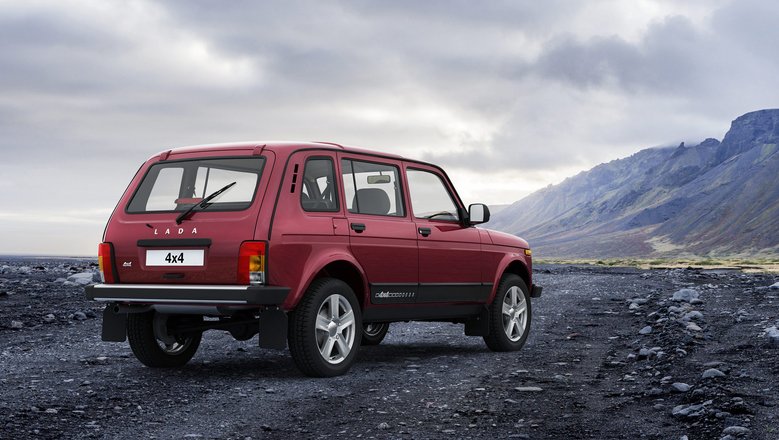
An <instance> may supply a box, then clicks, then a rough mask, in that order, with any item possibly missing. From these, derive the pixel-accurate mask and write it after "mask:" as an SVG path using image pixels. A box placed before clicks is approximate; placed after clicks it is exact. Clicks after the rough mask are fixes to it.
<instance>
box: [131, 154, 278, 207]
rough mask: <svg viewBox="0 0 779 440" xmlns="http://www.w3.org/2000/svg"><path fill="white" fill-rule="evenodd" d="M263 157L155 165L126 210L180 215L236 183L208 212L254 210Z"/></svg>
mask: <svg viewBox="0 0 779 440" xmlns="http://www.w3.org/2000/svg"><path fill="white" fill-rule="evenodd" d="M264 165H265V159H264V158H262V157H248V158H228V159H198V160H182V161H175V162H162V163H157V164H154V165H152V166H151V167H150V168H149V171H148V172H147V173H146V176H144V178H143V180H142V181H141V184H140V185H139V186H138V189H137V191H136V192H135V194H134V195H133V198H132V199H131V200H130V203H129V205H128V206H127V212H129V213H145V212H179V211H186V210H189V209H190V208H192V207H193V205H196V204H198V203H201V202H202V201H203V199H204V198H205V197H206V196H208V195H209V194H212V193H214V192H215V191H217V190H219V189H220V188H223V187H225V186H227V185H229V184H231V183H233V182H235V184H234V185H233V186H232V187H231V188H230V190H229V191H224V192H222V193H221V194H219V195H218V196H216V197H214V198H213V199H212V200H210V201H209V202H208V204H209V208H208V210H209V211H238V210H243V209H246V208H248V207H249V206H251V204H252V202H253V201H254V195H255V194H256V192H257V185H258V183H259V181H260V176H262V169H263V166H264Z"/></svg>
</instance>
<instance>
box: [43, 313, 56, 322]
mask: <svg viewBox="0 0 779 440" xmlns="http://www.w3.org/2000/svg"><path fill="white" fill-rule="evenodd" d="M56 319H57V318H56V317H55V316H54V315H53V314H51V313H49V314H48V315H46V316H44V317H43V322H48V323H51V322H54V320H56Z"/></svg>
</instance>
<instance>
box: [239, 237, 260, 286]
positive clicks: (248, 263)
mask: <svg viewBox="0 0 779 440" xmlns="http://www.w3.org/2000/svg"><path fill="white" fill-rule="evenodd" d="M265 255H266V245H265V242H264V241H245V242H243V243H241V250H240V251H239V252H238V282H239V283H240V284H265Z"/></svg>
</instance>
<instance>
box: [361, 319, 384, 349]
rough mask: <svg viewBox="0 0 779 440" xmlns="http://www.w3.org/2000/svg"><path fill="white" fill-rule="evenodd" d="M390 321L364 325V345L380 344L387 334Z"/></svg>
mask: <svg viewBox="0 0 779 440" xmlns="http://www.w3.org/2000/svg"><path fill="white" fill-rule="evenodd" d="M388 330H389V322H372V323H370V324H363V326H362V345H379V344H381V341H383V340H384V337H385V336H387V331H388Z"/></svg>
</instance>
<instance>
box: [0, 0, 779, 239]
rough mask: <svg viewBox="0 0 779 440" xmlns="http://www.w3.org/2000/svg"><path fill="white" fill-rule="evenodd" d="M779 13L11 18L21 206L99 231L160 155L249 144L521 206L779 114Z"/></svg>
mask: <svg viewBox="0 0 779 440" xmlns="http://www.w3.org/2000/svg"><path fill="white" fill-rule="evenodd" d="M777 18H779V10H777V6H776V5H773V4H771V3H770V2H759V1H749V2H742V1H716V2H712V1H705V2H704V1H692V2H684V3H679V2H672V1H665V0H637V1H634V2H620V1H606V0H603V1H593V2H576V3H572V2H567V1H562V0H555V1H552V2H515V1H498V2H489V3H485V4H479V5H474V4H473V3H472V2H467V1H464V0H459V1H431V2H412V1H410V0H409V1H405V0H404V1H398V2H367V1H356V2H315V1H301V2H252V1H232V2H225V3H221V4H219V5H218V7H215V6H214V3H212V2H206V1H174V2H151V1H145V0H136V1H132V2H119V1H84V2H79V3H67V4H65V3H61V2H46V1H43V2H15V3H14V2H6V3H2V4H0V71H2V72H3V75H2V76H0V139H1V140H0V151H1V152H2V153H3V161H2V162H0V188H1V189H2V190H3V191H4V196H3V197H4V198H5V199H6V200H5V202H4V206H5V207H6V208H4V209H7V210H8V212H20V213H35V212H38V211H37V210H38V209H39V208H40V207H41V206H43V205H45V206H47V207H49V208H50V209H52V210H54V211H60V210H67V209H68V207H69V206H71V205H70V204H72V203H73V202H74V200H76V201H77V202H78V203H79V205H78V206H80V207H82V208H83V209H85V210H95V211H89V212H92V214H89V215H91V216H92V217H91V218H93V219H98V218H99V215H97V214H94V213H95V212H98V211H99V210H101V209H110V208H111V207H113V206H114V204H115V203H116V200H118V198H119V196H120V195H121V192H122V191H123V190H124V187H125V185H126V184H127V182H128V181H129V179H130V178H131V177H132V175H133V174H134V173H135V171H136V170H137V168H138V166H139V165H140V163H141V162H142V161H143V160H145V159H146V158H147V157H149V156H150V155H152V154H154V153H155V152H157V151H160V150H162V149H167V148H171V147H174V146H181V145H189V144H203V143H215V142H224V141H234V140H250V139H254V140H262V139H287V140H329V141H335V142H341V143H344V144H352V145H357V146H363V147H368V148H375V149H379V150H383V151H387V152H391V153H399V154H403V155H406V156H410V157H413V158H424V159H429V160H432V161H435V162H437V163H440V164H442V165H444V166H445V167H446V168H447V170H448V171H449V173H450V174H451V175H452V176H453V179H455V180H456V183H457V184H458V188H459V190H460V193H461V195H462V196H463V198H464V199H466V200H473V201H484V202H488V203H498V202H511V201H514V200H516V199H518V198H520V197H521V196H523V195H525V194H527V193H528V192H529V191H530V190H532V189H535V188H538V187H542V186H545V185H547V184H549V183H553V182H557V181H560V180H562V179H563V178H565V177H566V176H568V175H570V174H572V173H574V172H576V171H580V170H583V169H586V168H589V167H591V166H593V165H595V164H597V163H600V162H604V161H608V160H611V159H614V158H617V157H623V156H627V155H629V154H631V153H633V152H635V151H636V150H638V149H640V148H643V147H648V146H654V145H661V144H671V143H675V142H679V141H681V140H700V139H703V138H705V137H709V136H713V137H721V136H722V134H723V133H724V130H725V129H726V128H727V125H728V122H729V121H730V120H732V119H733V118H735V117H736V116H738V115H739V114H741V113H745V112H747V111H750V110H755V109H758V108H764V107H775V106H776V102H777V99H778V98H779V91H777V90H776V88H775V87H774V83H775V78H776V76H777V70H779V59H777V57H775V56H774V51H775V48H774V43H775V41H776V40H777V38H779V30H777V28H776V26H774V23H775V22H776V19H777ZM497 179H500V181H499V182H497ZM491 180H492V182H493V183H494V184H493V187H494V189H492V190H491V187H490V185H489V183H490V181H491ZM49 208H47V209H49ZM30 215H31V216H34V214H30ZM10 221H11V220H10V219H8V218H7V217H6V218H0V231H2V229H3V228H2V225H3V224H6V223H8V222H10ZM13 221H14V222H15V223H14V224H15V225H16V226H14V227H15V228H16V227H23V222H21V221H19V220H18V219H14V220H13ZM82 224H85V223H82ZM0 234H5V233H3V232H0ZM3 238H8V237H4V236H0V239H3ZM90 240H91V238H90ZM93 247H94V246H93V243H91V241H90V242H89V243H88V244H87V246H85V249H87V250H88V251H89V252H92V249H93Z"/></svg>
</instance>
